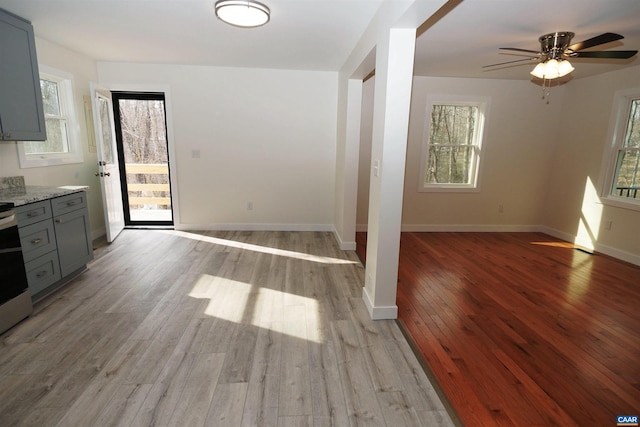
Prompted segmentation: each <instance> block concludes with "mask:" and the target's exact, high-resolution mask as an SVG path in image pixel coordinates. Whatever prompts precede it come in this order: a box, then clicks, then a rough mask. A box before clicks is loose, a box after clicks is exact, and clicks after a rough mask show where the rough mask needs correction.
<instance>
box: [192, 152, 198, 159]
mask: <svg viewBox="0 0 640 427" xmlns="http://www.w3.org/2000/svg"><path fill="white" fill-rule="evenodd" d="M191 158H192V159H199V158H200V150H191Z"/></svg>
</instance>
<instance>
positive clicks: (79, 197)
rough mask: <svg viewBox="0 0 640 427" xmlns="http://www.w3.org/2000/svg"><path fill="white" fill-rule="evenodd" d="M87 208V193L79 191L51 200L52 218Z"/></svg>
mask: <svg viewBox="0 0 640 427" xmlns="http://www.w3.org/2000/svg"><path fill="white" fill-rule="evenodd" d="M86 206H87V193H86V192H84V191H80V192H78V193H71V194H67V195H65V196H60V197H56V198H54V199H51V209H52V210H53V216H58V215H62V214H66V213H68V212H72V211H75V210H78V209H81V208H84V207H86Z"/></svg>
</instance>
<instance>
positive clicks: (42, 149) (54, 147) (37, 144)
mask: <svg viewBox="0 0 640 427" xmlns="http://www.w3.org/2000/svg"><path fill="white" fill-rule="evenodd" d="M45 125H46V128H47V140H46V141H25V143H24V151H25V154H54V153H55V154H59V153H68V152H69V140H68V137H67V135H68V133H67V122H66V120H60V119H45Z"/></svg>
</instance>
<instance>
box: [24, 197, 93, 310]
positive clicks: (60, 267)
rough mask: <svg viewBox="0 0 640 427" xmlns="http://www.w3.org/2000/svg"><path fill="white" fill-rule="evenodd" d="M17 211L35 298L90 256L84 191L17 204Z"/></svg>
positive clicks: (71, 274)
mask: <svg viewBox="0 0 640 427" xmlns="http://www.w3.org/2000/svg"><path fill="white" fill-rule="evenodd" d="M16 212H17V213H18V230H19V232H20V243H21V244H22V251H23V256H24V262H25V268H26V271H27V281H28V283H29V290H30V292H31V295H32V298H33V300H34V301H37V300H38V299H40V298H42V297H43V296H45V295H47V294H48V293H50V292H51V291H53V290H54V289H56V288H58V287H59V286H61V285H62V284H64V283H65V282H67V281H68V280H69V279H71V278H72V277H74V276H75V275H76V274H77V273H79V272H81V271H83V270H84V269H85V268H86V265H87V263H88V262H89V261H91V260H92V259H93V246H92V244H91V237H90V236H91V228H90V226H89V212H88V210H87V200H86V193H85V192H84V191H82V192H79V193H72V194H67V195H64V196H61V197H56V198H53V199H49V200H43V201H40V202H36V203H30V204H27V205H23V206H18V207H17V208H16Z"/></svg>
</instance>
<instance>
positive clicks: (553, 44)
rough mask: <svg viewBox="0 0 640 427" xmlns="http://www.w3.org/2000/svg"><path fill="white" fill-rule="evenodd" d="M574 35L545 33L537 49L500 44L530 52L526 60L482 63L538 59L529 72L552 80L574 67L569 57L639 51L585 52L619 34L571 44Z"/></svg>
mask: <svg viewBox="0 0 640 427" xmlns="http://www.w3.org/2000/svg"><path fill="white" fill-rule="evenodd" d="M574 35H575V34H574V33H572V32H570V31H559V32H555V33H549V34H545V35H543V36H540V37H539V38H538V41H539V42H540V50H539V51H536V50H530V49H520V48H517V47H501V48H500V50H508V51H514V52H521V53H527V54H529V55H528V57H527V58H525V59H517V60H515V61H507V62H501V63H498V64H491V65H485V66H484V67H482V68H488V67H496V66H499V65H506V64H513V63H516V62H523V61H537V62H538V64H537V65H536V68H534V70H533V71H531V74H532V75H534V76H536V77H539V78H541V79H546V80H550V79H555V78H558V77H562V76H565V75H567V74H569V73H570V72H571V71H573V70H574V68H573V66H572V65H571V64H570V63H569V61H568V60H569V58H596V59H597V58H600V59H629V58H631V57H632V56H634V55H635V54H637V53H638V51H637V50H600V51H585V49H589V48H592V47H594V46H599V45H602V44H606V43H611V42H613V41H616V40H621V39H623V38H624V37H623V36H621V35H620V34H614V33H604V34H600V35H599V36H596V37H592V38H590V39H587V40H584V41H581V42H578V43H574V44H570V43H571V39H573V36H574Z"/></svg>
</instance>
